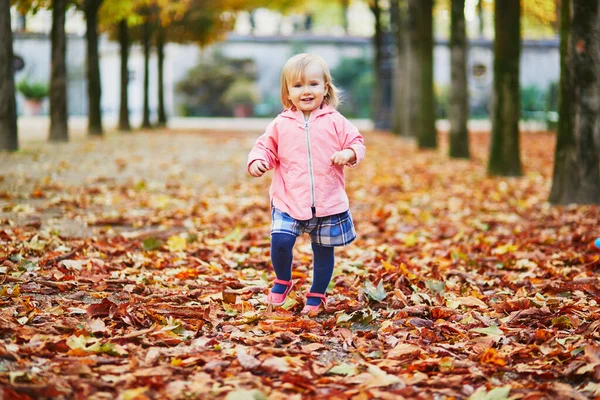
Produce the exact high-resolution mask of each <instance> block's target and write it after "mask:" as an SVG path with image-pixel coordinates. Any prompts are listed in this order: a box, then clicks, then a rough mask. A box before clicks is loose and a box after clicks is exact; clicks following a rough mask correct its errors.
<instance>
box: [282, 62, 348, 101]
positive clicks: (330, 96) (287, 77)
mask: <svg viewBox="0 0 600 400" xmlns="http://www.w3.org/2000/svg"><path fill="white" fill-rule="evenodd" d="M313 61H314V62H317V63H318V64H319V65H320V66H321V68H322V69H323V79H324V81H325V91H326V93H325V96H324V98H323V103H324V104H328V105H330V106H331V107H333V108H335V107H337V106H338V104H340V89H338V88H336V87H335V85H334V84H333V82H332V79H331V73H330V72H329V68H328V67H327V63H326V62H325V60H323V59H322V58H321V57H319V56H317V55H315V54H309V53H301V54H296V55H295V56H293V57H292V58H290V59H289V60H288V61H287V62H286V63H285V65H284V67H283V71H281V104H283V108H284V109H293V108H294V104H293V103H292V102H291V100H290V99H289V98H288V96H289V95H290V93H289V91H288V84H289V83H290V82H293V81H295V80H297V79H298V78H300V79H302V78H304V70H305V69H306V67H307V66H308V65H309V64H310V63H312V62H313Z"/></svg>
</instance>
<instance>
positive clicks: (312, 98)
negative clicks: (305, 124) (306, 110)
mask: <svg viewBox="0 0 600 400" xmlns="http://www.w3.org/2000/svg"><path fill="white" fill-rule="evenodd" d="M300 100H301V101H313V100H314V97H310V98H307V99H300Z"/></svg>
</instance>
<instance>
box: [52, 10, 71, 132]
mask: <svg viewBox="0 0 600 400" xmlns="http://www.w3.org/2000/svg"><path fill="white" fill-rule="evenodd" d="M52 5H53V8H52V65H51V71H50V141H52V142H67V141H68V140H69V131H68V126H67V124H68V122H67V119H68V114H67V62H66V57H67V36H66V34H65V12H66V0H54V1H53V2H52Z"/></svg>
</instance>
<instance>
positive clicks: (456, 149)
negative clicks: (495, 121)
mask: <svg viewBox="0 0 600 400" xmlns="http://www.w3.org/2000/svg"><path fill="white" fill-rule="evenodd" d="M451 7H452V9H451V18H450V19H451V25H450V57H451V61H450V62H451V68H450V69H451V79H450V81H451V83H450V105H449V110H448V111H449V112H448V114H449V119H450V157H455V158H469V134H468V131H467V119H468V117H469V94H468V93H469V92H468V89H467V34H466V29H465V0H452V6H451Z"/></svg>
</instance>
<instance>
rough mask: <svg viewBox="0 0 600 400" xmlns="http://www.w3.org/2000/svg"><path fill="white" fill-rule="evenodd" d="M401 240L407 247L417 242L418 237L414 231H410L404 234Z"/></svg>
mask: <svg viewBox="0 0 600 400" xmlns="http://www.w3.org/2000/svg"><path fill="white" fill-rule="evenodd" d="M402 240H403V241H404V244H406V245H407V246H408V247H412V246H414V245H415V244H417V242H418V241H419V238H417V235H415V234H414V233H411V234H409V235H404V237H403V238H402Z"/></svg>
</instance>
